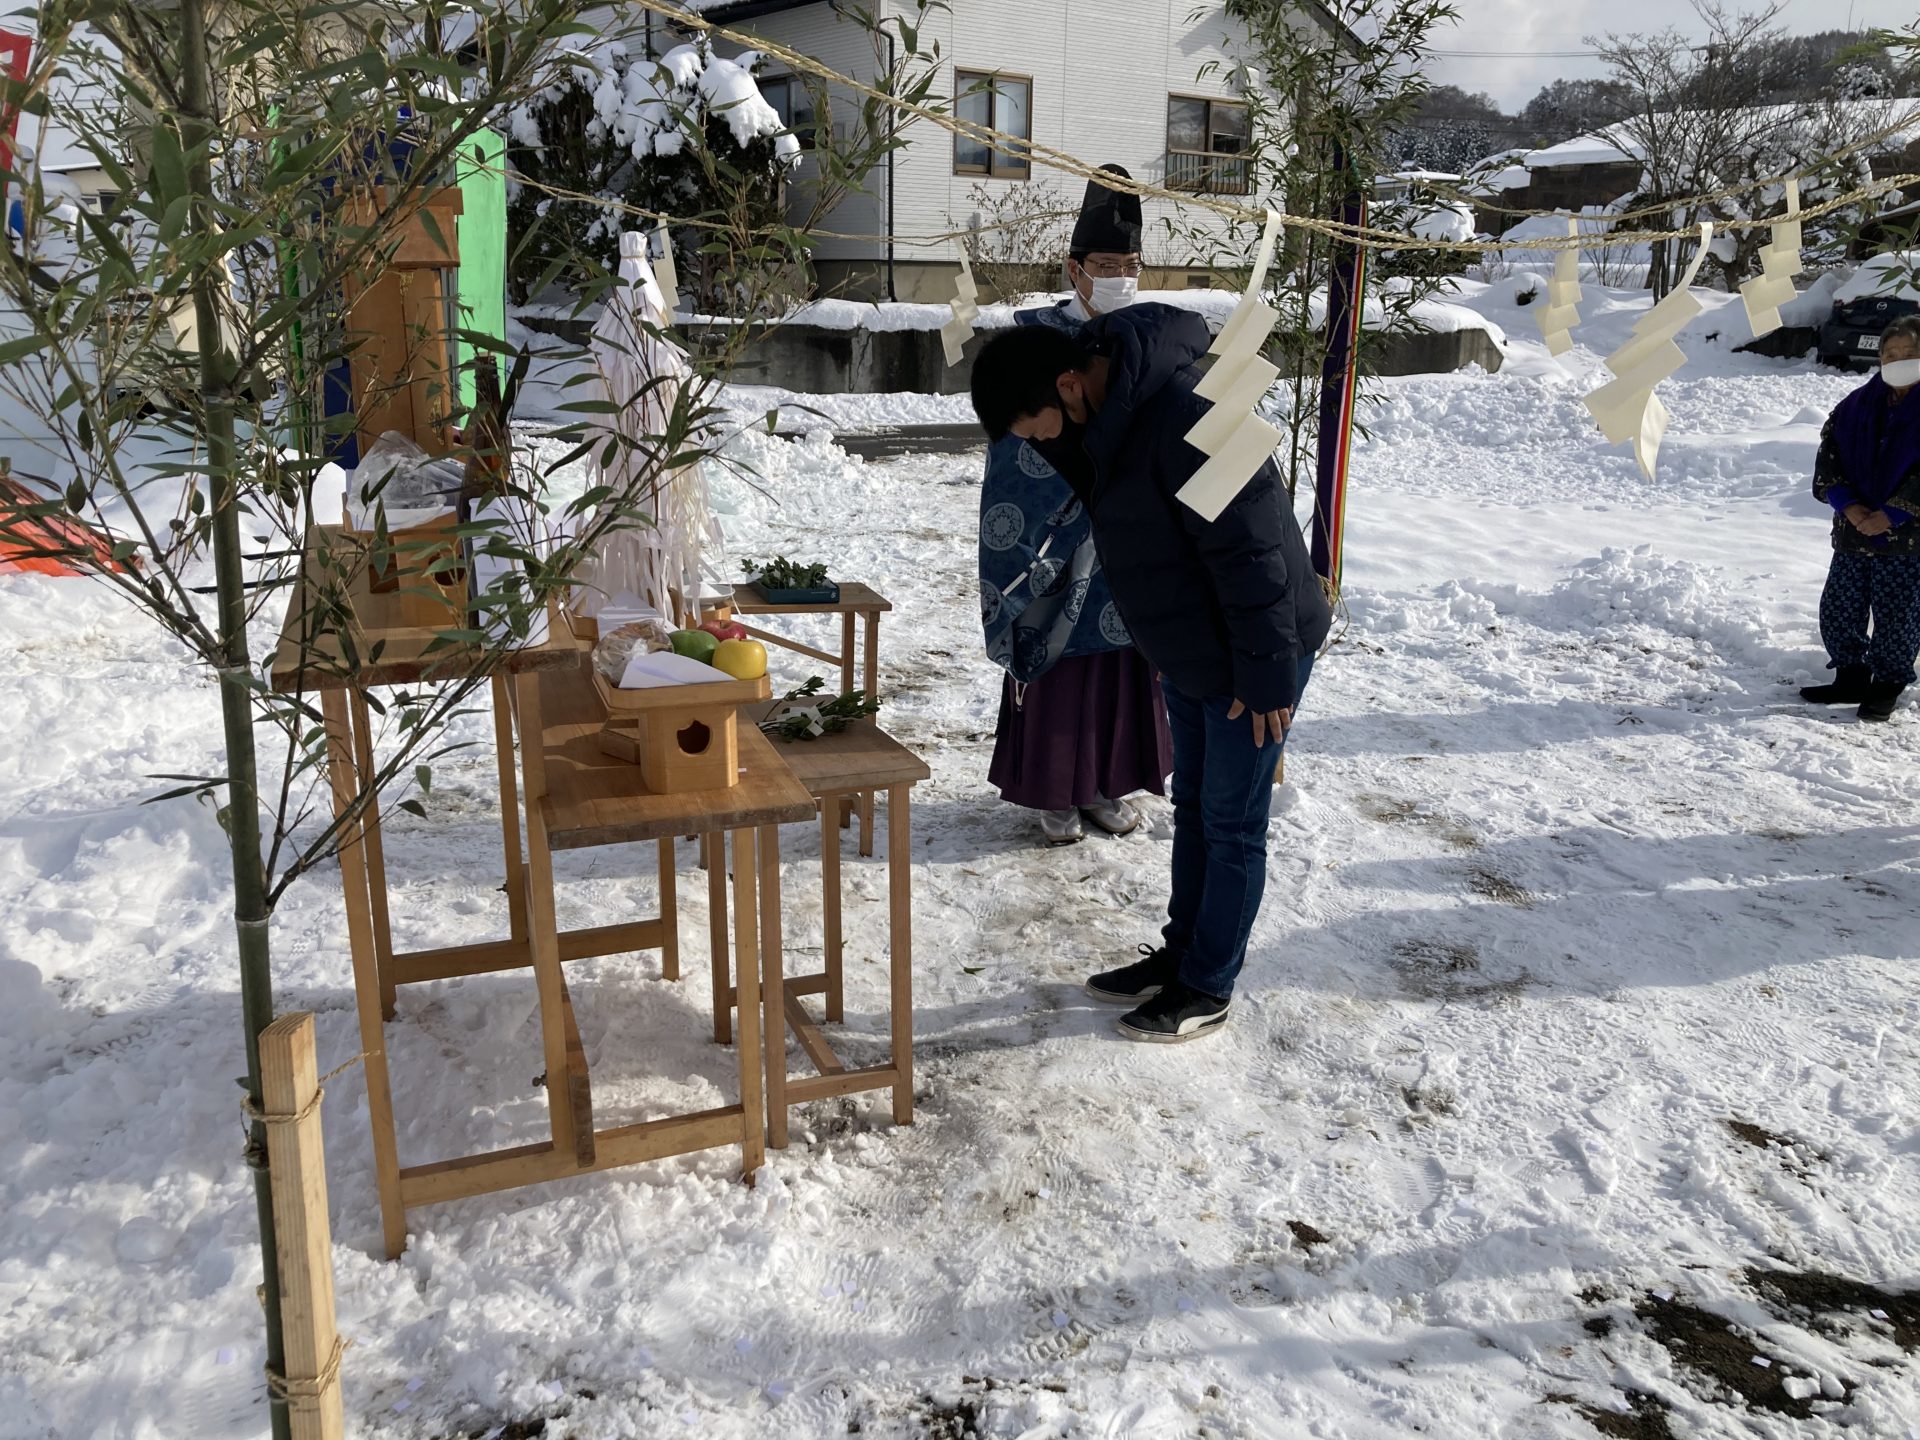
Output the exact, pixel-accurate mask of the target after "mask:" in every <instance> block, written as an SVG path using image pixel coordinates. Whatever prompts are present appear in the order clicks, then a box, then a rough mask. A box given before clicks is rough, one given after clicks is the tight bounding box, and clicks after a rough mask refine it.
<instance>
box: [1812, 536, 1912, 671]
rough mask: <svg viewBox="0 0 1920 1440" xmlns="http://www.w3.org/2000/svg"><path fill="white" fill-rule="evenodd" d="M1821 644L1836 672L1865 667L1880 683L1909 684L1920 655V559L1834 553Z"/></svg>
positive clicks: (1823, 604) (1823, 596)
mask: <svg viewBox="0 0 1920 1440" xmlns="http://www.w3.org/2000/svg"><path fill="white" fill-rule="evenodd" d="M1869 631H1871V633H1869ZM1820 640H1821V643H1822V644H1824V645H1825V646H1826V647H1827V658H1828V659H1829V660H1831V661H1832V662H1833V664H1834V668H1835V669H1841V668H1843V667H1846V666H1849V665H1852V666H1859V665H1865V666H1868V667H1870V668H1871V669H1872V671H1873V678H1874V680H1875V681H1876V682H1878V683H1880V684H1886V685H1911V684H1912V683H1913V679H1914V675H1913V659H1914V656H1915V655H1916V654H1920V555H1854V554H1849V553H1847V552H1844V551H1836V552H1835V553H1834V557H1833V565H1832V567H1831V568H1830V569H1829V570H1828V571H1827V588H1826V589H1825V590H1824V591H1822V592H1821V595H1820Z"/></svg>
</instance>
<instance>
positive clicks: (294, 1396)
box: [263, 1335, 353, 1410]
mask: <svg viewBox="0 0 1920 1440" xmlns="http://www.w3.org/2000/svg"><path fill="white" fill-rule="evenodd" d="M352 1345H353V1342H352V1341H351V1340H343V1339H341V1338H340V1337H339V1336H338V1335H336V1336H334V1337H333V1348H332V1349H331V1350H330V1351H328V1352H327V1363H326V1364H324V1365H322V1366H321V1367H320V1373H319V1374H317V1375H315V1376H314V1377H313V1378H312V1379H311V1380H289V1379H288V1378H287V1377H286V1376H285V1375H282V1374H281V1373H280V1372H279V1371H278V1370H276V1369H274V1368H273V1367H272V1366H271V1365H268V1366H265V1367H263V1368H264V1370H265V1371H266V1376H267V1392H268V1393H269V1394H270V1395H272V1396H273V1398H274V1399H276V1400H284V1401H285V1402H286V1403H287V1405H288V1407H289V1408H291V1409H294V1410H318V1409H319V1408H320V1401H321V1399H322V1397H324V1396H325V1395H326V1393H327V1392H328V1391H329V1390H331V1389H332V1388H333V1387H334V1386H335V1385H337V1384H339V1383H340V1362H341V1361H342V1359H344V1358H345V1356H346V1353H347V1351H348V1349H349V1348H351V1346H352Z"/></svg>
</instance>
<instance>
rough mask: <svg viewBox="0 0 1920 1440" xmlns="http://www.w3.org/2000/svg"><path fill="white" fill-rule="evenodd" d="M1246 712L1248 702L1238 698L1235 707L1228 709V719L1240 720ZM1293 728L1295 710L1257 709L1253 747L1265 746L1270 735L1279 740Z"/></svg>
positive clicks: (1254, 716) (1254, 718) (1254, 714)
mask: <svg viewBox="0 0 1920 1440" xmlns="http://www.w3.org/2000/svg"><path fill="white" fill-rule="evenodd" d="M1246 713H1247V707H1246V704H1245V703H1244V702H1243V701H1239V700H1236V701H1234V702H1233V707H1232V708H1231V709H1230V710H1228V711H1227V719H1229V720H1238V719H1239V718H1240V717H1241V716H1242V715H1245V714H1246ZM1292 728H1293V711H1292V710H1291V709H1287V710H1264V711H1263V710H1255V711H1254V712H1253V748H1254V749H1256V750H1258V749H1260V748H1261V747H1262V746H1264V745H1265V744H1266V743H1267V737H1268V736H1269V735H1271V736H1272V737H1273V738H1274V739H1275V740H1278V739H1279V738H1280V737H1281V736H1283V735H1285V734H1286V733H1287V731H1289V730H1291V729H1292Z"/></svg>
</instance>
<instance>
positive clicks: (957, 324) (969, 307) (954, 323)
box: [940, 249, 980, 365]
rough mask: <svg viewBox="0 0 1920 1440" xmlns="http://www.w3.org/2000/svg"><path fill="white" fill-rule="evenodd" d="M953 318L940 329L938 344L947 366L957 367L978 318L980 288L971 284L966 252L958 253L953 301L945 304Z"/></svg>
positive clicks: (971, 270)
mask: <svg viewBox="0 0 1920 1440" xmlns="http://www.w3.org/2000/svg"><path fill="white" fill-rule="evenodd" d="M947 306H948V308H949V309H950V310H952V311H953V318H952V319H951V320H949V321H947V323H946V324H944V325H942V326H941V327H940V343H941V344H942V345H943V346H944V347H945V348H946V352H947V364H949V365H958V364H959V363H960V356H961V352H962V351H963V350H964V349H965V348H966V344H967V341H969V340H971V339H972V338H973V322H974V321H975V320H977V319H979V318H980V287H979V286H978V285H976V284H974V283H973V266H972V265H970V264H968V263H967V252H966V251H965V250H964V249H962V250H961V252H960V273H959V274H958V275H957V276H955V277H954V281H953V299H952V300H950V301H948V302H947Z"/></svg>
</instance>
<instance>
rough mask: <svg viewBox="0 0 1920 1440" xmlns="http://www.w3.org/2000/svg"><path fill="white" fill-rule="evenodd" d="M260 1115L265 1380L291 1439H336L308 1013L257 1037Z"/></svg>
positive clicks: (339, 1416)
mask: <svg viewBox="0 0 1920 1440" xmlns="http://www.w3.org/2000/svg"><path fill="white" fill-rule="evenodd" d="M260 1069H261V1077H260V1078H261V1084H262V1089H263V1090H264V1092H265V1108H264V1110H263V1112H262V1117H261V1118H262V1119H263V1120H264V1121H265V1123H266V1128H267V1158H268V1163H269V1165H270V1166H271V1168H272V1170H273V1219H274V1229H275V1232H276V1235H277V1238H278V1239H279V1242H280V1246H279V1249H280V1328H281V1335H282V1337H283V1339H284V1343H285V1346H286V1357H287V1358H286V1373H285V1375H284V1376H274V1375H271V1374H269V1376H268V1377H267V1381H268V1384H269V1385H270V1386H271V1387H272V1388H273V1389H274V1391H275V1392H276V1394H279V1395H284V1396H285V1398H286V1404H287V1409H288V1411H289V1419H290V1420H291V1421H292V1431H293V1440H343V1437H344V1436H345V1435H346V1418H345V1415H344V1413H343V1411H342V1408H341V1400H340V1352H341V1348H342V1347H341V1343H340V1336H339V1332H338V1331H336V1330H335V1329H334V1316H333V1239H332V1234H331V1232H330V1231H329V1229H328V1226H327V1170H326V1153H325V1150H324V1148H323V1146H322V1144H321V1140H320V1081H319V1075H318V1066H317V1065H316V1064H315V1061H314V1043H313V1016H311V1015H308V1014H304V1013H302V1014H298V1015H283V1016H281V1017H280V1018H279V1019H278V1020H276V1021H274V1022H273V1023H272V1024H271V1025H269V1026H268V1027H267V1028H266V1029H265V1030H264V1031H262V1032H261V1035H260Z"/></svg>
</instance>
